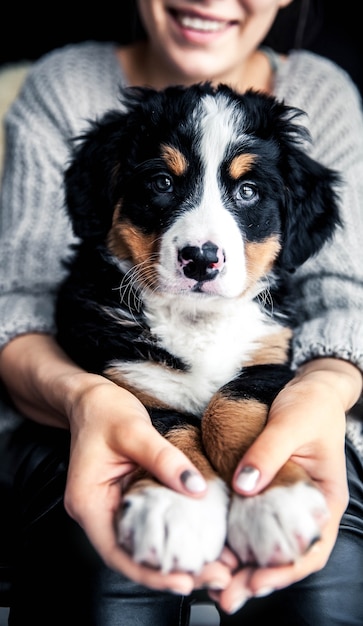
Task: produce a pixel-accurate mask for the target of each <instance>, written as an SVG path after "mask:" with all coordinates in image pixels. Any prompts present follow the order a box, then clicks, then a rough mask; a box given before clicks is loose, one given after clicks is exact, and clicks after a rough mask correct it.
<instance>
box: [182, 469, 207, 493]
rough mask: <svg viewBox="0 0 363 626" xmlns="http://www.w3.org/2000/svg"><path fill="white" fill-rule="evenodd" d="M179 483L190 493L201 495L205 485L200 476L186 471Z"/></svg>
mask: <svg viewBox="0 0 363 626" xmlns="http://www.w3.org/2000/svg"><path fill="white" fill-rule="evenodd" d="M180 478H181V481H182V483H183V484H184V485H185V487H186V488H187V489H188V491H190V492H191V493H201V492H202V491H205V489H206V487H207V484H206V482H205V480H204V478H203V476H201V475H200V474H196V473H195V472H190V471H189V470H186V471H185V472H183V473H182V475H181V477H180Z"/></svg>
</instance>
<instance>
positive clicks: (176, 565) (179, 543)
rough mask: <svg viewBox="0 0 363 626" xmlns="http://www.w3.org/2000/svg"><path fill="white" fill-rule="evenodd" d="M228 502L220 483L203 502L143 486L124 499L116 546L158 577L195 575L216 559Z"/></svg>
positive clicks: (223, 535) (211, 486)
mask: <svg viewBox="0 0 363 626" xmlns="http://www.w3.org/2000/svg"><path fill="white" fill-rule="evenodd" d="M228 500H229V496H228V493H227V487H226V486H225V484H224V483H223V482H222V481H221V480H220V479H215V480H214V481H213V482H209V483H208V491H207V493H206V495H205V496H204V497H203V498H198V499H196V498H189V497H188V496H184V495H183V494H180V493H177V492H175V491H172V490H171V489H168V488H166V487H162V486H158V485H148V486H145V487H143V488H141V489H140V490H138V491H135V492H132V493H130V494H129V495H127V496H126V497H125V500H124V506H123V509H122V511H120V515H119V518H118V521H117V533H118V541H119V543H120V545H122V546H123V547H124V548H125V550H127V551H128V552H129V553H130V554H131V555H132V556H133V558H134V559H135V561H136V562H138V563H144V564H147V565H150V566H152V567H156V568H160V569H161V570H162V571H163V572H165V573H167V572H171V571H173V570H181V571H186V572H192V573H198V572H199V571H200V570H201V568H202V567H203V565H204V564H205V563H208V562H210V561H214V560H215V559H217V558H218V557H219V555H220V553H221V550H222V548H223V546H224V543H225V539H226V531H227V510H228Z"/></svg>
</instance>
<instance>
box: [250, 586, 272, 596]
mask: <svg viewBox="0 0 363 626" xmlns="http://www.w3.org/2000/svg"><path fill="white" fill-rule="evenodd" d="M274 591H275V589H274V588H273V587H261V589H259V590H258V591H256V593H255V594H254V595H255V598H264V597H265V596H269V595H270V593H273V592H274Z"/></svg>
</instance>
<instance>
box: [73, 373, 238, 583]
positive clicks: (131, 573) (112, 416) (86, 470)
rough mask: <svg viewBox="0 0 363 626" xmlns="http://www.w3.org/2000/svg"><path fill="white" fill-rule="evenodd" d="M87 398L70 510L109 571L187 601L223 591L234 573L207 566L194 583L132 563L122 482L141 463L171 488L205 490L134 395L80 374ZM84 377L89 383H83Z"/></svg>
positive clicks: (77, 433) (82, 401)
mask: <svg viewBox="0 0 363 626" xmlns="http://www.w3.org/2000/svg"><path fill="white" fill-rule="evenodd" d="M81 376H83V379H82V380H83V381H84V380H87V384H86V385H84V384H83V383H82V393H79V394H77V398H76V399H75V400H74V401H73V404H72V406H71V408H70V410H69V422H70V428H71V442H72V443H71V455H70V463H69V471H68V478H67V486H66V491H65V507H66V510H67V512H68V513H69V515H70V516H71V517H72V518H73V519H75V520H76V521H77V522H78V523H79V524H80V526H81V527H82V528H83V529H84V531H85V532H86V534H87V536H88V538H89V539H90V541H91V543H92V544H93V546H94V547H95V549H96V550H97V552H98V553H99V554H100V556H101V557H102V558H103V560H104V561H105V563H106V564H107V565H108V566H109V567H110V568H112V569H114V570H116V571H120V572H122V573H123V574H125V575H126V576H127V577H129V578H130V579H132V580H134V581H136V582H138V583H140V584H143V585H145V586H148V587H150V588H154V589H160V590H163V589H168V590H170V591H173V592H175V593H180V594H183V595H186V594H189V593H190V592H191V591H192V590H193V589H194V588H199V587H209V588H215V589H216V588H218V589H221V588H224V587H225V586H226V585H227V584H228V583H229V582H230V568H229V566H228V565H227V564H223V563H221V562H216V563H210V564H208V565H207V566H205V568H204V569H203V571H202V572H201V573H200V574H199V575H198V576H196V577H193V576H191V575H189V574H186V573H171V574H163V573H161V572H160V571H158V570H153V569H151V568H149V567H146V566H145V567H144V566H142V565H139V564H137V563H135V562H134V561H133V560H132V559H131V558H130V557H129V556H128V555H127V554H126V553H125V552H124V551H123V550H122V549H121V548H120V546H119V545H118V544H117V542H116V534H115V529H114V517H115V511H116V510H117V509H118V508H119V507H120V505H121V499H122V483H123V481H125V480H127V476H128V475H129V474H130V472H131V471H132V470H133V469H135V467H136V466H137V465H141V466H142V467H144V468H145V469H147V470H149V471H150V472H151V473H152V474H153V475H154V476H155V477H156V478H158V479H159V480H160V481H161V482H162V483H164V484H165V485H167V486H169V487H170V488H172V489H174V490H176V491H180V492H183V493H185V494H186V495H189V496H190V497H202V496H203V494H204V493H205V490H206V484H205V482H204V479H203V478H202V476H201V475H200V474H199V473H198V472H197V470H196V468H195V467H194V466H193V465H192V463H191V462H190V461H189V459H187V457H186V456H185V455H184V454H183V453H182V452H181V451H180V450H178V449H177V448H175V447H174V446H173V445H172V444H170V443H169V442H168V441H166V440H165V439H164V438H163V437H162V436H161V435H160V434H158V432H157V431H156V430H155V428H154V427H153V426H152V424H151V421H150V418H149V415H148V413H147V411H146V410H145V408H144V406H143V405H142V404H141V403H140V402H139V401H138V400H137V399H136V398H135V397H134V396H133V395H132V394H130V393H129V392H127V391H125V390H123V389H120V388H119V387H117V386H116V385H115V384H114V383H111V382H110V381H107V380H106V379H104V378H101V377H98V376H93V375H86V374H81ZM86 376H87V379H86V378H85V377H86Z"/></svg>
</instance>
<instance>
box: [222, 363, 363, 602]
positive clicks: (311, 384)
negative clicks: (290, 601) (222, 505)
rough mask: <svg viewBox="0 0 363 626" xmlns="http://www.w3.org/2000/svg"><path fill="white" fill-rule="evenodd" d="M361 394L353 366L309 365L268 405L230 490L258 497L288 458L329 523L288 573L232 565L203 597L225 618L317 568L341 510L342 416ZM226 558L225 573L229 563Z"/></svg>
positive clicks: (325, 555)
mask: <svg viewBox="0 0 363 626" xmlns="http://www.w3.org/2000/svg"><path fill="white" fill-rule="evenodd" d="M361 389H362V376H361V373H360V372H359V370H358V369H356V368H355V367H354V366H353V365H351V364H350V363H347V362H344V361H340V360H338V359H316V360H315V361H311V362H310V363H307V364H306V365H305V366H304V367H302V368H301V370H300V371H299V372H298V373H297V375H296V376H295V378H294V379H293V380H292V381H291V382H290V383H289V384H288V385H287V386H286V387H285V389H283V390H282V391H281V392H280V393H279V395H278V396H277V397H276V399H275V401H274V403H273V405H272V406H271V409H270V413H269V419H268V423H267V425H266V427H265V429H264V431H263V432H262V433H261V435H260V436H259V437H258V439H257V440H256V441H255V443H254V444H253V445H252V446H251V448H250V449H249V450H248V452H247V453H246V454H245V456H244V458H243V459H242V460H241V463H240V464H239V466H238V468H237V470H236V472H235V476H234V488H235V490H236V491H237V492H239V493H242V494H243V495H253V494H256V493H258V492H259V491H261V489H263V488H264V487H265V486H266V485H267V484H269V482H270V481H271V479H272V477H273V476H274V475H275V474H276V472H277V471H278V470H279V469H280V468H281V467H282V466H283V465H284V463H285V462H286V461H287V460H288V459H289V458H291V459H293V460H294V461H295V462H296V463H299V464H300V465H301V466H303V467H304V468H305V469H306V471H307V472H308V474H309V475H310V476H311V478H312V479H313V481H314V482H315V483H316V485H317V486H318V487H319V488H320V489H321V490H322V492H323V493H324V495H325V497H326V501H327V504H328V508H329V511H330V518H329V520H328V521H327V523H326V525H325V526H324V528H323V530H322V537H321V540H320V541H318V542H317V543H316V544H314V546H313V547H312V548H311V549H310V550H309V551H308V553H307V554H305V555H304V556H302V557H301V558H300V559H299V560H298V561H297V562H295V563H293V564H291V565H286V566H279V567H268V568H251V567H248V568H244V569H239V568H238V563H237V561H236V559H235V561H234V567H235V574H234V576H233V578H232V581H231V583H230V584H229V585H228V587H227V588H226V589H225V590H223V591H221V592H211V593H210V595H211V597H212V598H213V599H214V600H215V601H217V602H218V603H219V605H220V607H221V608H222V609H223V610H224V611H226V612H228V613H233V612H235V611H236V610H237V609H238V608H240V607H241V606H242V605H243V604H244V602H245V601H246V600H247V599H248V598H250V597H252V596H258V595H265V594H267V593H269V592H271V591H273V590H274V589H281V588H282V587H286V586H288V585H290V584H292V583H294V582H297V581H298V580H301V579H302V578H305V577H306V576H307V575H308V574H311V573H312V572H315V571H318V570H319V569H321V568H322V567H324V565H325V563H326V562H327V560H328V558H329V555H330V553H331V551H332V549H333V547H334V544H335V541H336V537H337V533H338V528H339V523H340V520H341V517H342V515H343V513H344V511H345V508H346V506H347V503H348V488H347V479H346V466H345V451H344V441H345V414H346V411H347V410H349V409H350V408H351V407H352V406H353V405H354V404H355V403H356V401H357V400H358V398H359V396H360V393H361ZM244 467H249V468H251V467H252V468H255V469H256V470H257V471H256V472H254V475H255V477H256V482H255V484H254V485H253V488H250V489H249V490H248V491H247V490H243V489H242V488H241V487H242V484H243V480H241V477H243V472H242V474H241V470H242V469H243V468H244ZM249 476H251V472H249ZM226 554H228V558H229V564H230V566H232V567H233V564H232V559H233V557H232V556H231V554H230V553H226Z"/></svg>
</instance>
